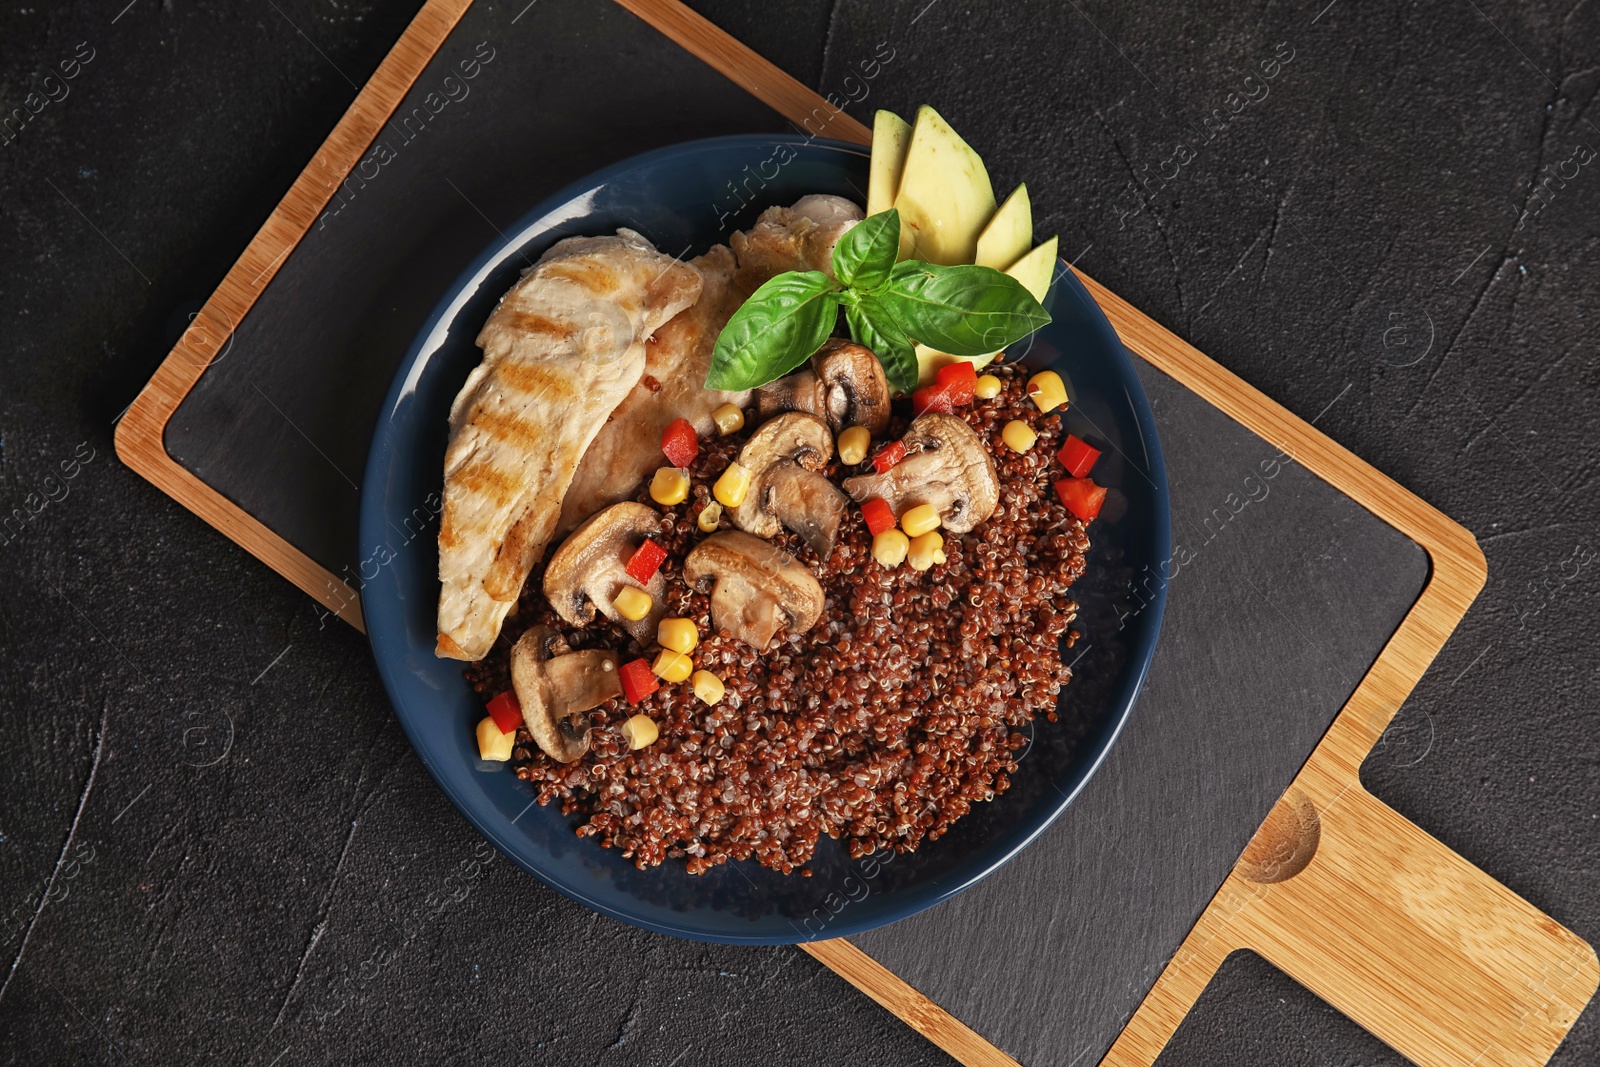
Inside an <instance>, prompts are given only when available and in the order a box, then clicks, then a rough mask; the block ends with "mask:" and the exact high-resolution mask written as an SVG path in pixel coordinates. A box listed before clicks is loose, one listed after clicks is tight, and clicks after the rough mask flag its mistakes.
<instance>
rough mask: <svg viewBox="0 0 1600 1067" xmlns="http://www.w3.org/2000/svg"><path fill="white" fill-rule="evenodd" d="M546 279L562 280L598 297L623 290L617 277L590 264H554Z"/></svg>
mask: <svg viewBox="0 0 1600 1067" xmlns="http://www.w3.org/2000/svg"><path fill="white" fill-rule="evenodd" d="M546 277H550V278H561V279H563V280H565V281H569V282H572V283H573V284H575V285H580V286H582V287H583V288H585V289H587V290H589V292H591V293H593V294H595V295H596V296H608V295H610V294H611V293H614V292H616V291H617V290H618V289H620V288H622V285H621V283H620V282H619V281H618V280H617V277H616V275H614V274H612V273H611V272H610V271H608V270H605V269H604V268H603V267H597V266H596V265H594V264H589V263H561V264H554V265H552V266H551V267H550V268H549V269H548V271H546Z"/></svg>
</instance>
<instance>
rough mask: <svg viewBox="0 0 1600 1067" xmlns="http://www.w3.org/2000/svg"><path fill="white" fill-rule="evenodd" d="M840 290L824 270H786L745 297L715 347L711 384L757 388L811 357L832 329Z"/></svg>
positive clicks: (708, 381) (712, 386) (708, 376)
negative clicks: (748, 297) (838, 290)
mask: <svg viewBox="0 0 1600 1067" xmlns="http://www.w3.org/2000/svg"><path fill="white" fill-rule="evenodd" d="M838 318H839V294H838V292H837V291H835V289H834V288H833V281H832V279H830V278H829V277H828V276H827V275H826V274H824V273H822V272H821V271H820V270H808V271H786V272H784V273H783V274H779V275H777V276H776V277H774V278H773V279H771V280H770V281H768V282H767V283H766V284H764V285H762V286H761V288H759V289H757V290H756V291H755V292H754V293H751V294H750V299H748V300H746V301H745V302H744V304H743V305H742V306H741V307H740V308H739V310H738V311H735V312H734V313H733V317H732V318H730V319H729V320H728V324H727V325H726V326H724V327H723V328H722V333H721V334H719V335H718V337H717V344H716V347H715V348H713V349H712V350H711V369H710V370H709V371H708V372H707V373H706V388H707V389H754V388H755V387H756V386H758V385H766V384H767V383H768V382H770V381H772V380H774V379H776V378H781V377H783V376H784V375H785V374H787V373H789V372H790V371H792V370H794V369H795V368H796V367H798V366H799V365H800V364H802V363H804V362H805V361H806V360H807V359H809V358H810V357H811V353H813V352H815V351H816V350H817V349H819V348H821V347H822V345H823V342H825V341H827V339H828V336H829V335H830V334H832V333H833V326H834V323H835V322H837V321H838Z"/></svg>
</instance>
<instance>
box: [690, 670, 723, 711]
mask: <svg viewBox="0 0 1600 1067" xmlns="http://www.w3.org/2000/svg"><path fill="white" fill-rule="evenodd" d="M689 684H690V685H691V686H693V687H694V695H695V696H697V697H699V698H700V703H702V704H715V703H716V702H717V701H719V700H721V699H722V694H723V688H722V679H721V678H718V677H717V676H716V675H714V674H712V673H711V672H710V671H695V672H694V677H692V678H690V679H689Z"/></svg>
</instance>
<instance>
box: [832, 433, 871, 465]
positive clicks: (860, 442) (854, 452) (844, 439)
mask: <svg viewBox="0 0 1600 1067" xmlns="http://www.w3.org/2000/svg"><path fill="white" fill-rule="evenodd" d="M870 447H872V431H871V430H869V429H867V428H866V427H865V426H852V427H850V428H849V429H848V430H846V431H845V432H844V433H842V434H840V435H839V462H840V463H843V464H844V465H845V466H846V467H854V466H855V465H856V464H857V463H860V462H861V461H862V460H864V459H866V458H867V449H868V448H870Z"/></svg>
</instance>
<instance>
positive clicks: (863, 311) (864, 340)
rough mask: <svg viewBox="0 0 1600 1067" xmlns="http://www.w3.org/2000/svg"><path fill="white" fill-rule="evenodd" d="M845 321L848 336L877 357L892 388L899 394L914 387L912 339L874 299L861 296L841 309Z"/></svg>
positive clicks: (915, 355)
mask: <svg viewBox="0 0 1600 1067" xmlns="http://www.w3.org/2000/svg"><path fill="white" fill-rule="evenodd" d="M844 320H845V322H847V323H849V325H850V336H851V337H853V338H855V339H856V342H857V343H858V344H863V345H866V346H867V347H868V348H870V349H872V351H873V352H874V353H875V354H876V355H877V357H878V362H879V363H882V364H883V373H884V376H885V377H887V378H888V379H889V384H890V385H891V386H893V387H894V388H895V389H897V390H899V391H900V392H902V393H909V392H911V391H912V390H913V389H915V388H916V387H917V353H916V351H915V350H914V349H913V348H912V347H911V339H910V338H909V337H907V336H906V335H905V331H904V330H902V329H900V324H899V323H897V322H895V321H894V317H893V316H892V315H890V314H889V313H888V311H886V310H884V307H883V305H882V304H881V303H879V302H878V299H877V298H876V297H873V296H861V297H860V298H859V299H858V300H857V301H856V303H855V304H854V305H853V306H850V307H847V308H845V309H844Z"/></svg>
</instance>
